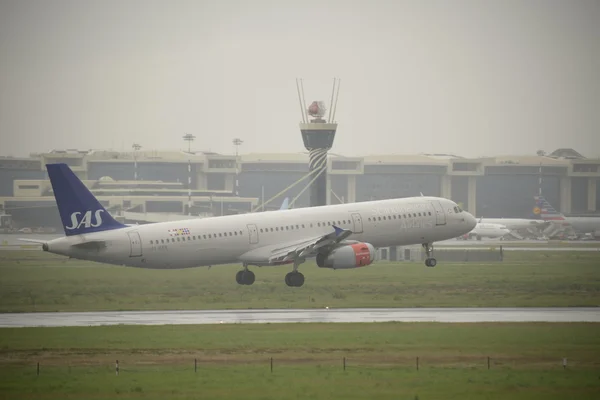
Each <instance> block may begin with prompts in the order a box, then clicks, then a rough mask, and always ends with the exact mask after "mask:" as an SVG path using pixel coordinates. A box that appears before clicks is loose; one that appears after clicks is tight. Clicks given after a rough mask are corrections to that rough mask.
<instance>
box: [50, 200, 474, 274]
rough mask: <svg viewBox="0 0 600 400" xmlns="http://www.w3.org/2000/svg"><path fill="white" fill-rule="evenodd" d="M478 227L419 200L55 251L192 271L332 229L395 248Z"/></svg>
mask: <svg viewBox="0 0 600 400" xmlns="http://www.w3.org/2000/svg"><path fill="white" fill-rule="evenodd" d="M435 202H438V203H435ZM434 204H437V205H438V206H437V208H436V206H434ZM440 211H441V213H440ZM459 211H460V210H459ZM475 223H476V221H475V218H474V217H473V216H472V215H471V214H469V213H467V212H464V211H460V212H456V204H455V203H454V202H452V201H450V200H446V199H442V198H435V197H415V198H406V199H393V200H381V201H371V202H363V203H351V204H339V205H331V206H322V207H312V208H300V209H293V210H281V211H277V212H264V213H250V214H240V215H231V216H223V217H213V218H203V219H191V220H184V221H172V222H162V223H155V224H148V225H140V226H128V227H125V228H122V229H114V230H107V231H102V232H96V233H90V234H83V235H75V236H67V237H63V238H59V239H55V240H52V241H50V242H48V243H47V250H48V251H50V252H53V253H57V254H63V255H67V256H71V257H74V258H79V259H86V260H93V261H99V262H104V263H110V264H117V265H129V266H135V267H142V268H189V267H198V266H206V265H215V264H228V263H235V262H238V261H239V258H240V257H241V256H242V255H243V254H245V253H247V252H249V251H251V250H254V249H257V248H260V247H263V246H272V245H278V244H280V243H286V242H290V241H294V240H302V239H304V238H314V237H316V236H319V235H326V234H328V233H330V232H332V231H333V230H334V228H333V227H332V225H336V226H338V227H340V228H343V229H348V230H351V231H352V232H353V234H352V235H351V236H350V237H349V238H348V239H349V240H356V241H361V242H368V243H371V244H372V245H373V246H375V247H387V246H396V245H397V246H400V245H410V244H421V243H432V242H436V241H440V240H445V239H450V238H453V237H456V236H459V235H463V234H465V233H467V232H469V231H470V230H471V229H473V227H474V226H475ZM95 243H101V245H99V246H96V245H95Z"/></svg>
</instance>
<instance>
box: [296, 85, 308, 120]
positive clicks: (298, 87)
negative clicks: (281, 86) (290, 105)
mask: <svg viewBox="0 0 600 400" xmlns="http://www.w3.org/2000/svg"><path fill="white" fill-rule="evenodd" d="M296 91H297V92H298V103H299V104H300V114H302V122H304V123H305V124H306V123H307V122H308V121H307V120H306V114H305V113H304V105H303V104H302V103H303V102H302V95H301V94H300V85H299V84H298V78H296Z"/></svg>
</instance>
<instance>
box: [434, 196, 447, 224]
mask: <svg viewBox="0 0 600 400" xmlns="http://www.w3.org/2000/svg"><path fill="white" fill-rule="evenodd" d="M431 204H432V205H433V209H434V211H435V224H436V225H446V214H445V213H444V207H442V203H440V201H439V200H433V201H432V202H431Z"/></svg>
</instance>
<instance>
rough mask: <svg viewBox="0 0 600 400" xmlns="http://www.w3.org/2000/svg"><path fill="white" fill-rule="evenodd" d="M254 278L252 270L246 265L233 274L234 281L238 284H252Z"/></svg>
mask: <svg viewBox="0 0 600 400" xmlns="http://www.w3.org/2000/svg"><path fill="white" fill-rule="evenodd" d="M255 279H256V277H255V276H254V272H252V271H250V270H249V269H248V266H247V265H244V269H243V270H241V271H238V272H237V274H235V281H236V282H237V283H238V284H240V285H252V284H253V283H254V280H255Z"/></svg>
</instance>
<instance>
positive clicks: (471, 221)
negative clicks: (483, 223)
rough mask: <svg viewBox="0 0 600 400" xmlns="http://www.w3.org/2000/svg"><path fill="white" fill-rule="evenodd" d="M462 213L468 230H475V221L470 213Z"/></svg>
mask: <svg viewBox="0 0 600 400" xmlns="http://www.w3.org/2000/svg"><path fill="white" fill-rule="evenodd" d="M463 212H464V213H465V222H466V223H467V226H468V227H469V230H473V229H475V227H476V226H477V219H475V217H474V216H473V215H471V214H470V213H468V212H466V211H463Z"/></svg>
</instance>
